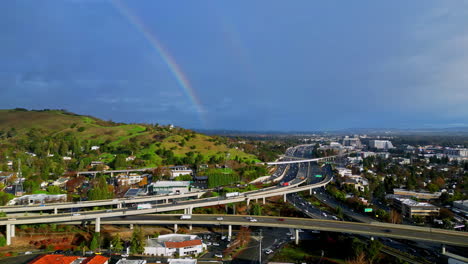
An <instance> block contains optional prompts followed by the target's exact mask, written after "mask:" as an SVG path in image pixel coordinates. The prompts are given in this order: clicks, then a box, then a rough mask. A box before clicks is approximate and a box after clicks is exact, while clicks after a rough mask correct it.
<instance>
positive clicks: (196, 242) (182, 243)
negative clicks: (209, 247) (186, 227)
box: [164, 239, 202, 248]
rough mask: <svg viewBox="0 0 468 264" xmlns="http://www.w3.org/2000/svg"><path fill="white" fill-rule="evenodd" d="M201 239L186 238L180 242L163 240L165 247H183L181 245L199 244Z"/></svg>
mask: <svg viewBox="0 0 468 264" xmlns="http://www.w3.org/2000/svg"><path fill="white" fill-rule="evenodd" d="M201 244H202V241H201V240H200V239H195V240H187V241H182V242H170V241H168V242H164V246H165V247H167V248H183V247H192V246H198V245H201Z"/></svg>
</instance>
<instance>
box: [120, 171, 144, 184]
mask: <svg viewBox="0 0 468 264" xmlns="http://www.w3.org/2000/svg"><path fill="white" fill-rule="evenodd" d="M144 178H145V176H143V175H140V174H136V173H131V174H125V173H123V174H119V175H117V176H116V179H117V182H118V184H119V185H120V186H122V185H133V184H138V183H140V182H141V181H142V180H143V179H144Z"/></svg>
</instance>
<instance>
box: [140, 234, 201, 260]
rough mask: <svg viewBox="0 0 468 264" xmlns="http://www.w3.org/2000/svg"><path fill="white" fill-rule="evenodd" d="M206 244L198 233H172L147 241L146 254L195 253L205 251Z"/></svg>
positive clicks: (184, 254) (180, 254) (181, 254)
mask: <svg viewBox="0 0 468 264" xmlns="http://www.w3.org/2000/svg"><path fill="white" fill-rule="evenodd" d="M205 249H206V245H205V244H204V243H203V242H202V240H201V239H200V238H199V237H198V236H196V235H182V234H170V235H162V236H159V237H158V238H150V239H148V240H147V241H146V246H145V251H144V254H146V255H154V256H173V255H175V254H178V255H179V256H186V255H194V254H199V253H201V252H203V251H204V250H205Z"/></svg>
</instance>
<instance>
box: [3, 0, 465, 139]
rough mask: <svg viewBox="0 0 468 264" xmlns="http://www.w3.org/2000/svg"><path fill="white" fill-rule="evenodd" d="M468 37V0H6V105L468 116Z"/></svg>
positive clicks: (314, 119) (207, 115) (337, 122)
mask: <svg viewBox="0 0 468 264" xmlns="http://www.w3.org/2000/svg"><path fill="white" fill-rule="evenodd" d="M129 14H130V15H129ZM132 18H133V19H132ZM135 21H138V22H135ZM152 40H153V41H152ZM154 40H156V41H157V42H158V43H159V44H160V45H161V46H162V47H163V49H164V52H165V54H163V55H161V52H160V51H161V50H158V48H157V47H155V44H154ZM467 47H468V2H467V1H464V0H460V1H456V0H454V1H431V0H424V1H372V0H369V1H309V0H303V1H302V0H295V1H275V0H258V1H248V0H240V1H215V0H212V1H205V0H202V1H189V0H180V1H150V0H148V1H144V0H140V1H125V0H120V1H107V0H41V1H35V0H18V1H1V2H0V98H1V100H0V108H15V107H25V108H32V109H42V108H64V109H68V110H70V111H73V112H76V113H80V114H90V115H94V116H97V117H100V118H103V119H112V120H115V121H124V122H151V123H156V122H157V123H165V124H167V123H172V124H176V125H179V126H183V127H187V128H208V129H236V130H321V129H340V128H430V127H456V126H468V49H467ZM168 56H170V57H171V58H172V59H173V61H174V62H175V64H176V65H177V66H176V67H178V69H179V72H178V73H177V74H175V73H174V68H171V67H170V65H168V64H167V58H168ZM172 66H174V65H172ZM182 77H183V78H185V79H186V80H187V82H185V84H186V85H185V86H184V85H183V84H182V85H181V82H180V79H181V78H182ZM189 91H190V92H189Z"/></svg>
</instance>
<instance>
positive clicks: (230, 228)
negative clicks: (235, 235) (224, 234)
mask: <svg viewBox="0 0 468 264" xmlns="http://www.w3.org/2000/svg"><path fill="white" fill-rule="evenodd" d="M231 237H232V225H228V238H229V239H230V238H231Z"/></svg>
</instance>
